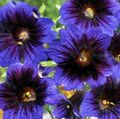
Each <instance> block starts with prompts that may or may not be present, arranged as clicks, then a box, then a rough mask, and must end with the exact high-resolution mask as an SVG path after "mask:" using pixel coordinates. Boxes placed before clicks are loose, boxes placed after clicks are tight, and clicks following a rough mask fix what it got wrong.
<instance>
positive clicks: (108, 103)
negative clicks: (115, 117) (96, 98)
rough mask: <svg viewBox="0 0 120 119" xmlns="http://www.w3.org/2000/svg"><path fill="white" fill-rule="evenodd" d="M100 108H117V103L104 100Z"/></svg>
mask: <svg viewBox="0 0 120 119" xmlns="http://www.w3.org/2000/svg"><path fill="white" fill-rule="evenodd" d="M100 106H101V109H106V108H109V107H110V106H115V103H114V102H110V101H108V100H102V101H101V104H100Z"/></svg>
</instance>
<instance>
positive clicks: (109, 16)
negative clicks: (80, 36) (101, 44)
mask: <svg viewBox="0 0 120 119" xmlns="http://www.w3.org/2000/svg"><path fill="white" fill-rule="evenodd" d="M118 10H120V4H119V3H118V2H117V1H116V0H68V1H67V2H66V3H64V4H63V6H62V7H61V9H60V14H61V19H60V21H61V23H63V24H65V25H67V26H68V25H74V26H76V28H77V29H78V30H80V31H90V30H91V29H94V28H95V29H96V28H100V29H101V31H102V32H103V33H105V34H108V35H110V36H112V35H113V34H114V30H116V29H117V27H118V25H119V23H118V20H117V18H116V16H115V15H116V13H117V12H118Z"/></svg>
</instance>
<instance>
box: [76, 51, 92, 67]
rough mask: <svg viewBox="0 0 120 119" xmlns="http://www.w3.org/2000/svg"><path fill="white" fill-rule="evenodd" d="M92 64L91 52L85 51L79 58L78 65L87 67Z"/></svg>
mask: <svg viewBox="0 0 120 119" xmlns="http://www.w3.org/2000/svg"><path fill="white" fill-rule="evenodd" d="M90 62H91V53H90V52H89V51H85V50H83V51H82V52H81V53H80V56H79V58H78V63H80V65H81V66H87V65H89V64H90Z"/></svg>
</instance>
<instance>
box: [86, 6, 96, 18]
mask: <svg viewBox="0 0 120 119" xmlns="http://www.w3.org/2000/svg"><path fill="white" fill-rule="evenodd" d="M94 14H95V12H94V10H93V9H92V8H87V9H86V10H85V16H86V17H88V18H90V19H92V18H93V17H94Z"/></svg>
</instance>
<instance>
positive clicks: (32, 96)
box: [21, 87, 36, 102]
mask: <svg viewBox="0 0 120 119" xmlns="http://www.w3.org/2000/svg"><path fill="white" fill-rule="evenodd" d="M21 101H22V102H32V101H36V93H35V91H34V90H33V89H32V88H30V87H27V88H25V89H24V90H23V92H22V94H21Z"/></svg>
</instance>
